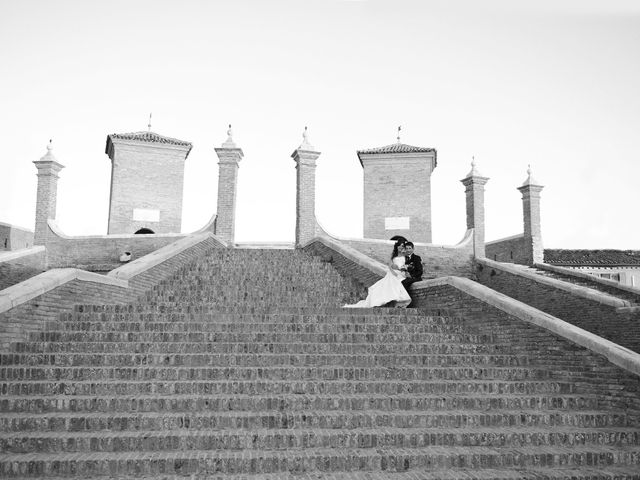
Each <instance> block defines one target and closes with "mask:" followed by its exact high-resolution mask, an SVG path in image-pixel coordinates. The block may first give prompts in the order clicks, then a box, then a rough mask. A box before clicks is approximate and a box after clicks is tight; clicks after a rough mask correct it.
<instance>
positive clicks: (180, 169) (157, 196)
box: [105, 131, 192, 235]
mask: <svg viewBox="0 0 640 480" xmlns="http://www.w3.org/2000/svg"><path fill="white" fill-rule="evenodd" d="M191 147H192V145H191V143H189V142H185V141H183V140H177V139H175V138H169V137H163V136H162V135H158V134H157V133H154V132H151V131H149V132H135V133H114V134H111V135H108V136H107V145H106V149H105V153H106V154H107V155H109V158H110V159H111V162H112V169H111V196H110V200H109V226H108V230H107V233H108V234H110V235H111V234H117V233H135V232H136V231H137V230H138V229H140V228H148V229H150V230H152V231H153V232H154V233H169V232H180V228H181V223H182V188H183V183H184V161H185V160H186V158H187V156H188V155H189V152H190V151H191Z"/></svg>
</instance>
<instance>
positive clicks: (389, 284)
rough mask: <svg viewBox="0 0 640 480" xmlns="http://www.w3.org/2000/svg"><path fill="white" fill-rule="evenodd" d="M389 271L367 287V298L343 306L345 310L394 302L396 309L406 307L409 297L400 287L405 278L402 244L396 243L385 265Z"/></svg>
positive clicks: (409, 301) (402, 287)
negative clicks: (389, 259)
mask: <svg viewBox="0 0 640 480" xmlns="http://www.w3.org/2000/svg"><path fill="white" fill-rule="evenodd" d="M387 266H388V267H389V271H388V272H387V274H386V275H385V276H384V277H383V278H382V279H380V280H378V281H377V282H376V283H374V284H373V285H371V286H370V287H369V293H368V295H367V298H365V299H364V300H360V301H359V302H358V303H356V304H354V305H345V307H346V308H371V307H379V306H381V305H385V304H386V303H389V302H393V301H395V302H396V304H395V306H396V307H402V308H404V307H406V306H407V305H409V304H410V303H411V297H410V296H409V294H408V293H407V291H406V290H405V288H404V286H403V285H402V280H404V279H405V278H406V277H407V275H408V274H407V272H406V270H404V269H403V267H404V242H396V244H395V245H394V247H393V253H392V254H391V261H390V262H389V264H388V265H387Z"/></svg>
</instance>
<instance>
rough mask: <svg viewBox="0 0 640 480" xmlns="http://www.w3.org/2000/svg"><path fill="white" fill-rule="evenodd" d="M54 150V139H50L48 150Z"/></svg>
mask: <svg viewBox="0 0 640 480" xmlns="http://www.w3.org/2000/svg"><path fill="white" fill-rule="evenodd" d="M51 150H53V139H51V138H50V139H49V143H47V151H49V152H50V151H51Z"/></svg>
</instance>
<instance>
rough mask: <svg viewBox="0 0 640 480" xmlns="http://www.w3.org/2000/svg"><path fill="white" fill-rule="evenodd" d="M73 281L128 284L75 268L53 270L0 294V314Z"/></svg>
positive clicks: (115, 284)
mask: <svg viewBox="0 0 640 480" xmlns="http://www.w3.org/2000/svg"><path fill="white" fill-rule="evenodd" d="M73 280H80V281H83V282H93V283H100V284H103V285H113V286H116V287H122V288H127V287H128V285H129V282H128V281H126V280H120V279H117V278H109V277H107V276H105V275H100V274H98V273H93V272H87V271H85V270H80V269H77V268H54V269H53V270H49V271H47V272H44V273H41V274H39V275H36V276H35V277H32V278H29V279H27V280H25V281H23V282H20V283H18V284H17V285H13V286H11V287H9V288H6V289H4V290H3V291H2V292H0V313H2V312H6V311H7V310H10V309H12V308H14V307H16V306H18V305H20V304H22V303H25V302H28V301H29V300H32V299H34V298H35V297H38V296H40V295H42V294H43V293H46V292H48V291H50V290H53V289H54V288H57V287H59V286H61V285H64V284H65V283H68V282H71V281H73Z"/></svg>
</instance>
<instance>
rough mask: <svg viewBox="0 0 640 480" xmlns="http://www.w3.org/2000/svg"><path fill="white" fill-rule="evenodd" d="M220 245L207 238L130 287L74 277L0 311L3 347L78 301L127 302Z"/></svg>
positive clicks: (142, 275)
mask: <svg viewBox="0 0 640 480" xmlns="http://www.w3.org/2000/svg"><path fill="white" fill-rule="evenodd" d="M220 247H221V244H220V243H219V242H218V241H216V240H215V239H213V238H211V237H208V238H207V239H206V240H204V241H202V242H199V243H197V244H195V245H193V246H191V247H189V248H187V249H185V250H184V251H182V252H180V253H178V254H177V255H174V256H172V257H171V258H169V259H167V260H165V261H164V262H162V263H160V264H158V265H156V266H154V267H151V268H149V269H147V270H145V271H144V272H142V273H140V274H139V275H136V276H135V277H133V278H131V279H130V280H129V286H128V288H123V287H118V286H114V285H107V284H103V283H94V282H87V281H79V280H73V281H71V282H68V283H66V284H64V285H61V286H59V287H57V288H54V289H53V290H50V291H48V292H46V293H44V294H43V295H40V296H38V297H36V298H34V299H32V300H29V301H28V302H25V303H23V304H21V305H19V306H17V307H15V308H12V309H10V310H7V311H6V312H3V313H0V346H2V347H6V346H7V345H8V344H9V343H13V342H17V341H20V340H21V339H24V338H25V335H27V334H28V333H29V332H34V331H41V330H43V329H45V328H47V326H48V325H50V324H51V323H52V322H54V323H55V322H56V320H57V319H58V316H59V315H60V314H61V313H64V312H68V311H71V310H72V309H73V306H74V305H76V304H92V305H100V304H125V303H129V302H133V301H135V299H137V298H138V297H140V296H141V295H143V294H145V293H146V292H148V291H149V290H151V289H152V288H153V287H154V286H155V285H157V284H158V283H160V281H162V280H164V279H165V278H168V277H170V276H171V275H173V274H175V273H177V272H178V271H179V270H180V269H184V268H190V265H192V264H193V263H194V262H196V261H197V259H198V258H199V257H201V256H202V255H205V254H206V253H207V252H209V251H211V250H212V249H214V248H220Z"/></svg>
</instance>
